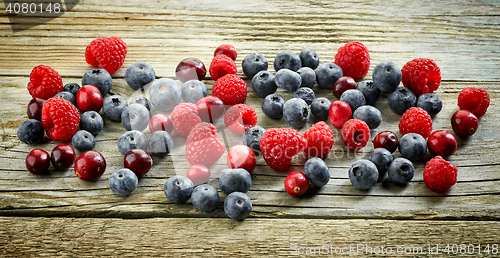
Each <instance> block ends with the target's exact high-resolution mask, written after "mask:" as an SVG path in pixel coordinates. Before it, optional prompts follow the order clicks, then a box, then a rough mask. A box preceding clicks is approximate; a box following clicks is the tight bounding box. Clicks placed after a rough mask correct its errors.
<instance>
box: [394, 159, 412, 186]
mask: <svg viewBox="0 0 500 258" xmlns="http://www.w3.org/2000/svg"><path fill="white" fill-rule="evenodd" d="M387 171H388V174H389V178H390V179H391V181H392V182H394V183H395V184H398V185H406V184H407V183H408V182H410V181H411V179H412V178H413V175H414V174H415V167H413V163H411V161H409V160H407V159H405V158H397V159H395V160H394V161H393V162H392V163H391V165H390V166H389V169H388V170H387Z"/></svg>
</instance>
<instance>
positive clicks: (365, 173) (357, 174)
mask: <svg viewBox="0 0 500 258" xmlns="http://www.w3.org/2000/svg"><path fill="white" fill-rule="evenodd" d="M349 180H350V181H351V184H352V185H353V186H354V187H355V188H356V189H359V190H369V189H370V188H372V187H373V186H374V185H375V183H377V180H378V170H377V166H375V164H373V162H371V161H369V160H367V159H359V160H357V161H356V162H354V163H353V164H352V165H351V168H349Z"/></svg>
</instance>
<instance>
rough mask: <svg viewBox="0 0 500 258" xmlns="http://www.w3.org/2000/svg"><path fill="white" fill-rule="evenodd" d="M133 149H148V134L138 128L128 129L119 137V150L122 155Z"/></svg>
mask: <svg viewBox="0 0 500 258" xmlns="http://www.w3.org/2000/svg"><path fill="white" fill-rule="evenodd" d="M132 149H143V150H145V151H146V150H147V149H148V139H147V138H146V135H144V134H143V133H142V132H140V131H137V130H132V131H128V132H126V133H124V134H122V135H121V136H120V138H118V150H120V153H121V154H122V155H125V154H127V152H128V151H129V150H132Z"/></svg>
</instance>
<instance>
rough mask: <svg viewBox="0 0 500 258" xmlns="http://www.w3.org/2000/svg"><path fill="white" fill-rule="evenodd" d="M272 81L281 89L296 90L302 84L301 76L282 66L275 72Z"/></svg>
mask: <svg viewBox="0 0 500 258" xmlns="http://www.w3.org/2000/svg"><path fill="white" fill-rule="evenodd" d="M274 82H275V83H276V86H278V87H280V88H282V89H285V90H287V91H296V90H297V89H298V88H299V87H300V85H301V84H302V77H301V76H300V74H298V73H296V72H294V71H292V70H289V69H286V68H283V69H281V70H279V71H278V72H277V73H276V75H275V77H274Z"/></svg>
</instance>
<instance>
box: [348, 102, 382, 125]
mask: <svg viewBox="0 0 500 258" xmlns="http://www.w3.org/2000/svg"><path fill="white" fill-rule="evenodd" d="M352 117H353V118H357V119H359V120H363V121H365V123H366V124H367V125H368V127H370V129H375V128H377V127H378V126H379V125H380V124H381V123H382V113H381V112H380V110H378V109H377V108H375V107H373V106H369V105H364V106H361V107H359V108H357V109H356V110H355V111H354V113H353V114H352Z"/></svg>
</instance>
